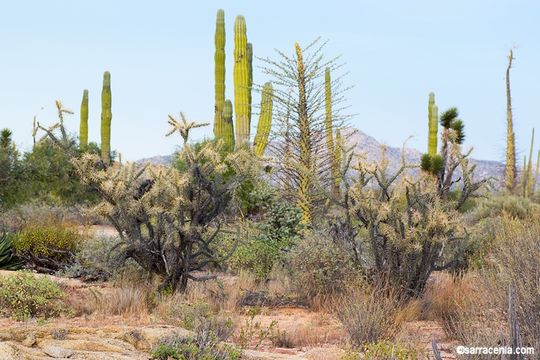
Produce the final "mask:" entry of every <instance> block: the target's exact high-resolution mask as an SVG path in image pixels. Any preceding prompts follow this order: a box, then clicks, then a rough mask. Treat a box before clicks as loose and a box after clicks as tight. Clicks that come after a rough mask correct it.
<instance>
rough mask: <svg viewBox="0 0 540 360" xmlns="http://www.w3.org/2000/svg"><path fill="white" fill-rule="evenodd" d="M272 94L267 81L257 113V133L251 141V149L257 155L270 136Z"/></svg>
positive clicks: (264, 147) (263, 148)
mask: <svg viewBox="0 0 540 360" xmlns="http://www.w3.org/2000/svg"><path fill="white" fill-rule="evenodd" d="M273 96H274V90H273V88H272V83H271V82H267V83H266V84H264V86H263V89H262V97H261V113H260V115H259V123H258V124H257V134H256V135H255V141H254V142H253V151H254V152H255V154H257V155H259V156H262V155H264V150H265V149H266V146H267V145H268V137H269V136H270V128H271V126H272V107H273Z"/></svg>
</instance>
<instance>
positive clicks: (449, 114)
mask: <svg viewBox="0 0 540 360" xmlns="http://www.w3.org/2000/svg"><path fill="white" fill-rule="evenodd" d="M458 116H459V113H458V110H457V108H450V109H448V110H446V111H445V112H444V113H442V114H441V116H440V120H439V114H438V107H437V105H436V103H435V94H434V93H430V94H429V101H428V152H427V153H426V154H423V155H422V157H421V159H420V168H421V169H422V170H423V171H426V172H429V173H431V174H433V175H436V176H439V175H441V171H443V170H444V167H445V165H446V164H445V161H446V160H445V159H446V158H447V156H448V151H449V149H448V144H449V143H453V144H456V145H461V144H463V141H465V125H464V124H463V121H462V120H460V119H459V118H458ZM439 123H440V125H441V127H442V135H441V136H442V147H441V151H440V153H437V140H438V131H439V130H438V126H439ZM443 175H444V174H443Z"/></svg>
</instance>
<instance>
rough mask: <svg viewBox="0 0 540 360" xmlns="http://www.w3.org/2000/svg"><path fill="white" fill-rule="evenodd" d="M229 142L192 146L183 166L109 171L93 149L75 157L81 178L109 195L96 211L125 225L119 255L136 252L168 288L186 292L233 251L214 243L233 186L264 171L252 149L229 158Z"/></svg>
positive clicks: (119, 225)
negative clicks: (224, 151)
mask: <svg viewBox="0 0 540 360" xmlns="http://www.w3.org/2000/svg"><path fill="white" fill-rule="evenodd" d="M222 144H223V143H222V142H218V143H217V144H216V143H213V142H206V143H204V144H203V145H202V147H200V148H199V147H192V146H190V145H189V144H186V145H185V146H184V147H183V149H182V150H181V151H180V153H179V158H180V160H181V161H182V163H183V164H184V168H183V169H182V170H181V171H180V170H178V169H175V168H166V167H160V166H148V167H141V166H137V165H135V164H133V163H129V164H127V165H124V166H120V165H115V166H112V167H108V168H106V169H102V168H100V167H99V162H100V161H99V158H98V157H97V156H96V155H92V154H83V155H82V157H81V158H79V159H77V160H75V167H76V169H77V172H78V173H79V175H80V177H81V179H82V180H83V181H84V182H85V183H86V184H88V185H90V186H92V187H94V188H96V189H97V190H98V191H99V193H100V194H101V196H102V199H103V201H102V202H101V203H100V204H98V205H97V206H96V207H95V208H94V209H93V212H94V213H95V214H97V215H100V216H103V217H104V218H107V219H108V220H109V221H111V223H112V224H113V225H114V227H115V228H116V229H117V230H118V233H119V236H120V238H121V240H122V243H121V248H120V250H121V256H120V257H119V258H118V259H117V260H118V261H124V260H126V259H128V258H132V259H133V260H135V261H136V262H137V263H138V264H139V265H140V266H141V267H142V268H144V269H146V270H147V271H149V272H152V273H154V274H157V275H160V276H161V277H162V278H163V279H164V280H163V283H162V284H161V287H160V288H161V290H165V289H169V290H172V291H176V290H178V291H184V290H185V289H186V286H187V283H188V280H195V281H200V280H205V279H208V278H209V277H205V276H199V275H196V274H195V273H196V272H197V271H199V270H204V269H205V268H206V266H207V265H210V264H214V265H219V264H220V263H221V262H222V261H223V260H224V259H225V258H226V257H227V255H225V256H220V255H218V254H217V253H216V250H215V247H214V246H213V244H212V243H213V241H214V239H215V238H216V234H217V233H218V231H219V229H220V225H219V223H220V221H221V220H222V215H223V213H224V211H225V210H226V209H227V205H228V204H229V202H230V200H231V197H232V192H233V191H234V190H235V189H236V188H237V187H238V186H239V184H240V183H241V182H242V181H243V179H244V177H245V176H248V175H251V174H252V172H256V171H257V169H258V162H257V160H256V159H254V158H253V156H251V155H250V153H249V151H247V150H239V151H237V152H235V153H234V154H229V155H228V156H227V157H226V158H225V159H223V158H222V155H221V154H222V148H221V146H222Z"/></svg>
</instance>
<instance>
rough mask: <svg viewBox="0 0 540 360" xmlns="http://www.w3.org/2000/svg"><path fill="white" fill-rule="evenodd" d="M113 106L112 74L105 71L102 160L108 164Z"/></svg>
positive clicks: (102, 94)
mask: <svg viewBox="0 0 540 360" xmlns="http://www.w3.org/2000/svg"><path fill="white" fill-rule="evenodd" d="M111 107H112V94H111V74H110V73H109V72H108V71H105V73H104V74H103V89H102V90H101V160H102V161H103V162H104V163H105V164H107V165H108V164H109V163H110V162H111V120H112V111H111Z"/></svg>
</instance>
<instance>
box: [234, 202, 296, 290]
mask: <svg viewBox="0 0 540 360" xmlns="http://www.w3.org/2000/svg"><path fill="white" fill-rule="evenodd" d="M265 207H266V208H267V209H266V211H265V213H264V215H263V216H262V221H260V222H259V223H257V224H255V225H254V231H253V232H254V234H252V235H250V236H248V237H247V239H245V240H244V241H241V242H240V244H239V245H238V248H237V249H236V251H235V253H234V254H233V256H232V257H231V258H230V259H229V262H228V264H229V266H230V268H231V269H232V270H233V271H236V272H238V271H240V270H248V271H252V272H253V273H254V274H255V276H256V277H257V278H258V279H260V280H265V279H267V278H268V276H269V274H270V272H271V270H272V268H273V267H274V265H275V264H276V263H277V262H279V261H282V260H283V258H284V255H285V254H286V251H288V250H289V249H290V248H291V247H292V246H293V245H294V244H295V243H296V242H297V241H298V239H299V237H300V231H301V229H302V227H301V225H300V220H301V217H302V215H301V212H300V210H299V209H297V208H296V207H293V206H291V205H290V204H289V203H287V202H284V201H280V200H279V199H278V198H277V197H276V196H275V195H274V196H273V197H270V198H268V204H267V205H265Z"/></svg>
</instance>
